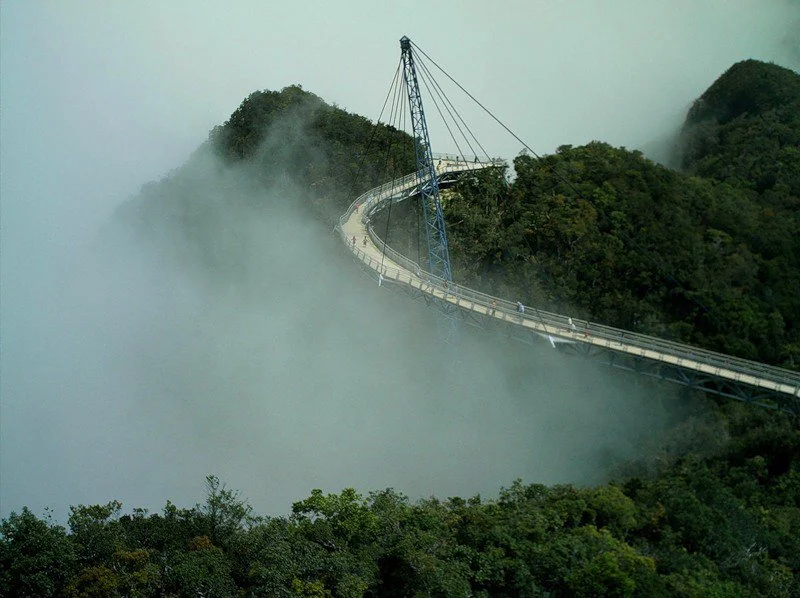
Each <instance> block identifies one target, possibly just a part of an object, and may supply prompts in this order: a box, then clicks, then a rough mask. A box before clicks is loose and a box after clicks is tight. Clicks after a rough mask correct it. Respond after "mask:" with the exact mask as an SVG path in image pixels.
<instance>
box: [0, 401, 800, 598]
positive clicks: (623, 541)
mask: <svg viewBox="0 0 800 598" xmlns="http://www.w3.org/2000/svg"><path fill="white" fill-rule="evenodd" d="M687 426H688V427H687ZM681 435H690V436H691V438H692V442H693V443H694V447H695V448H694V450H692V451H689V452H688V454H683V455H682V456H680V457H676V456H675V455H673V456H671V457H670V456H669V455H667V454H666V453H663V454H661V455H658V456H657V457H655V458H654V459H653V460H652V462H651V463H649V464H643V463H641V462H636V463H630V464H628V465H626V468H627V475H625V476H623V479H622V480H621V481H620V482H618V483H611V484H608V485H604V486H598V487H594V488H576V487H573V486H568V485H563V486H554V487H547V486H543V485H539V484H529V485H526V484H523V483H522V482H519V481H517V482H514V483H513V484H512V485H511V486H510V487H508V488H505V489H503V490H502V491H501V492H500V494H499V497H498V498H497V499H494V500H483V499H481V498H480V497H478V496H476V497H471V498H468V499H463V498H455V497H454V498H448V499H446V500H439V499H436V498H429V499H425V500H420V501H417V502H410V501H409V500H408V498H407V497H405V496H403V495H402V494H401V493H398V492H396V491H394V490H392V489H387V490H383V491H379V492H372V493H370V494H368V495H366V496H363V495H360V494H359V493H357V492H356V491H355V490H353V489H345V490H343V491H342V492H340V493H338V494H325V493H323V492H322V491H319V490H315V491H313V492H312V493H311V495H310V496H309V497H307V498H305V499H304V500H300V501H298V502H296V503H295V504H293V505H292V510H291V514H290V515H289V516H288V517H268V518H264V517H257V516H255V515H254V514H253V512H252V509H251V508H250V506H249V505H248V503H247V501H246V500H244V499H243V498H242V497H241V496H240V495H239V494H238V493H237V492H234V491H231V490H230V489H228V488H226V487H225V486H224V484H222V483H220V481H219V480H218V479H216V478H215V477H212V476H210V477H209V478H208V480H207V488H208V492H207V495H206V497H205V500H204V502H202V503H200V504H198V505H196V506H195V507H192V508H188V509H186V508H178V507H176V506H175V505H173V504H171V503H169V502H168V503H167V505H166V506H165V507H164V509H163V511H162V512H161V513H148V512H146V511H144V510H140V509H134V510H133V511H131V512H128V513H125V514H123V513H122V509H121V505H120V503H118V502H111V503H109V504H106V505H94V506H83V505H79V506H76V507H71V509H70V515H69V521H68V526H67V529H65V528H64V527H62V526H60V525H57V524H55V523H54V522H52V521H49V520H48V519H47V518H46V517H45V518H44V519H42V518H39V517H37V516H36V515H34V514H33V513H31V512H30V511H28V510H27V509H24V510H23V511H22V512H21V513H19V514H12V515H11V516H10V517H8V518H7V519H5V520H4V521H3V522H2V524H0V591H1V592H2V593H3V595H5V596H187V597H189V596H220V597H222V596H237V595H242V596H540V595H565V596H567V595H568V596H573V595H574V596H596V595H614V596H634V595H637V596H666V595H681V596H698V597H699V596H729V597H731V598H742V597H746V596H797V595H798V593H800V431H798V429H797V427H796V426H795V425H794V424H793V422H792V421H791V420H789V419H788V418H787V417H785V416H782V415H779V414H775V413H771V412H767V411H762V410H756V411H754V410H752V409H751V408H749V407H747V406H745V405H740V404H738V403H727V404H723V405H721V406H719V407H718V408H716V409H713V410H709V411H706V412H705V413H703V414H698V417H696V418H694V419H693V420H692V421H691V423H690V424H685V425H684V426H682V427H679V428H677V429H675V430H673V431H672V432H671V433H670V438H667V439H664V440H665V441H666V443H667V444H669V442H670V441H672V442H675V441H678V438H679V437H680V436H681ZM645 469H652V471H650V472H649V473H647V474H645V473H644V470H645Z"/></svg>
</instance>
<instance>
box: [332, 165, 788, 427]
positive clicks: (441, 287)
mask: <svg viewBox="0 0 800 598" xmlns="http://www.w3.org/2000/svg"><path fill="white" fill-rule="evenodd" d="M434 158H435V160H436V168H437V174H438V176H439V184H440V185H442V186H446V185H448V184H452V183H453V182H455V181H456V180H457V179H458V178H459V177H460V176H463V175H465V174H468V173H469V172H472V171H475V170H478V169H482V168H488V167H492V166H499V165H501V164H502V162H498V161H475V162H465V161H464V160H463V159H462V160H457V159H456V158H455V157H452V156H446V155H436V156H434ZM419 188H420V181H419V178H418V176H417V174H416V173H414V174H410V175H407V176H405V177H402V178H400V179H396V180H393V181H390V182H388V183H385V184H383V185H381V186H379V187H376V188H374V189H370V190H369V191H367V192H366V193H363V194H362V195H361V196H359V197H358V198H357V199H356V200H355V201H353V203H352V204H351V205H350V207H349V208H348V210H347V211H346V212H345V213H344V214H343V215H342V216H341V217H340V219H339V224H338V225H337V226H336V230H337V231H338V232H339V234H340V236H341V238H342V240H343V241H344V242H345V244H346V245H347V247H348V249H349V250H350V251H351V252H352V254H353V257H354V259H355V260H356V261H357V262H358V263H359V264H360V265H361V267H362V268H363V269H364V270H365V271H366V272H368V273H369V274H370V275H371V276H372V277H373V278H374V279H376V280H377V281H378V283H379V284H381V285H393V286H397V287H399V288H400V289H402V290H404V291H407V292H409V293H410V294H411V295H412V296H415V297H421V298H423V299H425V300H426V301H428V302H433V303H435V304H437V305H438V306H439V307H440V308H445V309H451V310H454V311H456V312H457V313H458V314H459V316H460V318H461V319H462V321H464V322H466V323H468V324H471V325H474V326H479V327H482V328H490V327H493V328H496V327H500V328H502V329H503V330H504V331H505V332H506V333H507V334H508V335H510V336H512V337H514V338H517V339H519V340H522V341H526V342H534V341H537V340H542V341H544V342H549V343H550V344H551V345H552V346H553V347H554V348H557V349H560V350H563V351H568V352H573V353H577V354H581V355H585V356H588V357H591V358H593V359H595V360H598V361H601V362H603V363H605V364H607V365H610V366H613V367H617V368H621V369H625V370H629V371H633V372H637V373H639V374H643V375H646V376H651V377H655V378H659V379H662V380H666V381H670V382H675V383H678V384H682V385H685V386H689V387H691V388H696V389H699V390H703V391H706V392H712V393H715V394H719V395H722V396H726V397H730V398H733V399H737V400H741V401H745V402H747V403H752V404H756V405H760V406H762V407H768V408H772V409H780V410H782V411H787V412H789V413H793V414H795V415H800V373H798V372H794V371H791V370H786V369H783V368H779V367H775V366H769V365H765V364H762V363H758V362H754V361H749V360H746V359H741V358H737V357H731V356H728V355H725V354H722V353H717V352H715V351H709V350H706V349H700V348H698V347H693V346H691V345H687V344H683V343H678V342H674V341H668V340H663V339H660V338H657V337H652V336H647V335H644V334H638V333H635V332H630V331H627V330H621V329H617V328H612V327H610V326H603V325H600V324H595V323H590V322H587V321H585V320H579V319H576V318H571V317H569V316H566V315H561V314H555V313H550V312H546V311H542V310H539V309H536V308H535V307H533V306H529V305H526V306H525V313H519V312H518V311H517V308H518V306H517V303H516V301H514V302H512V301H509V300H507V299H503V298H501V297H493V296H491V295H487V294H485V293H481V292H479V291H476V290H474V289H470V288H467V287H463V286H459V285H456V284H454V283H451V282H448V281H446V280H444V279H441V278H438V277H436V276H433V275H431V274H430V273H429V272H426V271H425V270H423V269H422V268H421V267H420V265H419V264H417V263H416V262H413V261H412V260H410V259H408V258H407V257H405V256H403V255H401V254H400V253H398V252H397V251H395V250H393V249H392V248H391V247H389V246H387V245H386V244H385V243H384V242H383V240H381V239H380V238H379V237H378V236H377V234H376V233H375V231H374V230H373V228H372V226H371V225H370V219H371V217H372V216H373V215H374V214H375V213H377V212H378V211H380V210H382V209H383V208H384V207H386V206H388V205H389V203H390V202H399V201H403V200H405V199H408V198H409V197H413V196H416V195H418V194H419Z"/></svg>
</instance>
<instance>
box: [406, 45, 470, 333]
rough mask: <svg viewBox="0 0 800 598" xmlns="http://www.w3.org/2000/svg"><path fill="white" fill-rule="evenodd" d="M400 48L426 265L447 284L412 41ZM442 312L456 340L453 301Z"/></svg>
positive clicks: (444, 328) (442, 328) (442, 322)
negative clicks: (425, 242)
mask: <svg viewBox="0 0 800 598" xmlns="http://www.w3.org/2000/svg"><path fill="white" fill-rule="evenodd" d="M400 51H401V55H402V60H403V76H404V77H405V82H406V91H407V92H408V106H409V110H410V112H411V126H412V128H413V133H412V135H413V137H414V153H415V155H416V158H417V176H418V177H419V181H420V186H419V191H420V201H422V213H423V218H424V220H425V237H426V240H427V242H428V268H429V270H430V272H431V274H433V275H434V276H437V277H439V278H441V279H443V280H445V281H446V282H447V283H450V282H452V280H453V274H452V271H451V269H450V253H449V251H448V249H447V232H446V231H445V226H444V214H443V213H442V202H441V198H440V195H439V177H438V175H437V174H436V168H435V167H434V163H433V152H432V151H431V140H430V137H429V135H428V124H427V122H426V121H425V111H424V110H423V108H422V95H421V94H420V89H419V82H418V80H417V70H416V67H415V66H414V54H413V53H412V51H411V40H410V39H408V37H406V36H403V37H402V38H401V39H400ZM440 308H441V311H442V312H443V315H442V316H440V317H439V321H438V324H439V326H438V328H439V336H440V337H441V338H442V340H444V341H445V342H447V343H451V344H453V343H455V342H456V339H457V334H458V320H457V319H456V314H455V310H456V309H457V308H454V307H453V305H452V304H450V303H448V302H447V301H441V304H440Z"/></svg>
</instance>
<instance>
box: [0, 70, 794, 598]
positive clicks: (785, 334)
mask: <svg viewBox="0 0 800 598" xmlns="http://www.w3.org/2000/svg"><path fill="white" fill-rule="evenodd" d="M401 142H402V143H401ZM373 143H375V147H384V148H385V147H387V145H394V144H397V146H398V147H399V146H401V145H402V144H405V147H406V148H407V149H406V150H403V151H404V153H400V154H395V157H394V158H392V159H391V160H388V159H386V157H385V156H384V155H382V154H381V153H380V152H372V151H370V149H369V148H370V147H372V144H373ZM679 149H680V155H679V158H678V159H679V162H680V168H679V169H678V170H671V169H668V168H665V167H663V166H660V165H658V164H654V163H653V162H651V161H649V160H647V159H646V158H645V157H644V156H642V155H641V154H640V153H638V152H631V151H628V150H625V149H621V148H613V147H610V146H608V145H606V144H603V143H598V142H595V143H590V144H588V145H586V146H582V147H569V146H564V147H561V148H559V150H558V152H557V153H556V154H554V155H549V156H543V157H541V158H536V157H533V156H530V155H525V154H523V155H520V156H518V157H517V158H516V159H515V160H514V163H513V166H514V171H515V172H514V175H513V176H507V175H508V174H509V173H508V172H506V171H504V170H503V169H497V170H494V171H484V172H481V173H480V174H478V175H476V176H475V177H473V178H470V179H465V180H463V181H462V182H460V183H459V184H458V185H457V186H455V187H454V188H452V189H450V190H448V191H447V194H446V197H445V210H446V217H447V221H448V227H449V228H448V231H449V238H450V242H451V252H452V256H453V259H454V262H455V277H456V278H457V279H458V280H459V281H462V282H464V283H465V284H469V285H473V286H476V287H478V288H482V289H485V290H488V291H491V292H494V293H496V294H500V295H506V296H510V297H521V298H524V300H525V301H526V302H529V303H531V304H536V305H541V306H548V307H556V308H563V307H568V308H569V309H571V310H574V311H573V313H574V314H576V315H584V316H585V317H588V318H591V319H592V320H596V321H600V322H604V323H608V324H612V325H619V326H624V327H628V328H631V329H635V330H640V331H643V332H647V333H653V334H657V335H661V336H665V337H670V338H677V339H682V340H687V341H689V342H693V343H696V344H699V345H702V346H706V347H709V348H713V349H718V350H722V351H726V352H729V353H732V354H736V355H741V356H744V357H750V358H754V359H759V360H763V361H766V362H770V363H775V364H781V365H784V366H786V367H795V368H796V367H798V365H800V322H799V321H798V317H800V76H798V75H797V74H795V73H793V72H791V71H788V70H786V69H782V68H780V67H777V66H775V65H770V64H764V63H760V62H756V61H746V62H743V63H739V64H737V65H734V66H733V67H732V68H731V69H730V70H729V71H727V72H726V73H725V74H723V75H722V76H721V77H720V78H719V79H718V80H717V81H716V82H715V83H714V84H713V85H712V86H711V87H710V88H709V89H708V91H706V92H705V93H704V94H703V95H702V96H701V98H700V99H698V100H697V102H695V104H694V106H693V107H692V109H691V111H690V113H689V115H688V117H687V121H686V124H685V126H684V130H683V133H682V136H681V141H680V148H679ZM412 151H413V150H412V149H411V147H410V144H409V143H408V139H407V137H406V138H404V134H403V133H401V132H399V131H396V130H393V129H392V128H391V127H384V126H380V127H377V128H376V127H374V126H373V125H372V124H371V123H370V122H369V121H368V120H367V119H364V118H363V117H360V116H357V115H353V114H349V113H347V112H346V111H344V110H341V109H339V108H337V107H333V106H329V105H327V104H326V103H325V102H323V101H322V100H321V99H319V98H317V97H316V96H314V95H313V94H310V93H308V92H306V91H303V90H302V89H301V88H299V87H289V88H286V89H284V90H283V91H281V92H257V93H254V94H252V95H251V96H250V97H248V98H247V99H246V100H245V101H244V102H243V103H242V105H241V106H240V107H239V108H238V109H237V110H236V112H234V114H233V115H232V116H231V118H230V120H229V121H228V122H226V123H225V124H224V125H221V126H220V127H217V128H215V129H214V130H213V131H212V132H211V134H210V136H209V141H208V143H207V144H205V146H204V147H202V148H200V149H199V150H198V152H197V154H196V155H195V156H193V158H192V161H198V160H205V159H207V157H208V156H209V155H214V156H215V157H216V158H215V159H221V160H220V162H221V163H220V164H217V165H216V166H215V168H218V169H220V170H224V169H229V168H246V169H248V170H249V171H251V172H252V173H253V174H254V177H255V181H256V183H255V184H256V186H257V187H259V188H291V189H292V190H293V191H294V193H293V194H292V195H291V196H292V197H294V198H297V200H298V201H299V202H300V204H301V205H300V206H299V207H300V208H301V209H303V210H306V209H307V210H308V211H309V213H310V214H313V215H314V216H316V217H317V218H318V219H321V220H322V222H324V223H325V224H329V223H330V219H331V218H332V217H334V216H335V215H337V214H338V213H340V212H341V211H343V210H344V207H345V206H346V205H347V204H348V203H349V201H351V199H352V197H354V196H355V195H356V194H357V193H359V192H360V191H362V190H364V189H366V188H369V187H370V186H371V185H374V184H377V183H380V182H383V181H384V180H386V179H388V178H390V177H391V176H394V175H396V174H402V173H405V172H408V171H410V170H412V169H413V156H412V153H411V152H412ZM370 156H372V157H370ZM190 162H191V161H190ZM188 167H189V166H187V167H184V168H181V169H178V170H176V171H175V172H173V173H171V174H170V176H169V177H167V178H166V179H165V180H164V181H161V182H160V183H158V184H153V185H148V186H147V187H146V188H145V189H143V192H142V194H141V196H140V197H139V198H137V199H136V201H135V202H131V204H129V205H128V206H126V207H125V209H124V210H123V211H122V216H123V217H124V218H127V219H128V221H130V222H133V223H134V224H135V225H136V226H137V227H138V229H139V230H140V232H141V233H143V234H145V235H148V236H149V238H151V239H152V238H154V237H157V236H158V235H159V234H164V231H167V230H169V229H170V227H175V226H179V227H181V229H182V230H183V234H185V235H186V236H187V237H188V238H190V239H191V240H192V241H193V243H194V246H195V247H196V248H197V250H198V252H199V253H200V254H201V256H203V258H204V259H205V260H206V261H207V263H209V264H210V265H215V264H214V260H220V259H227V258H225V257H224V252H219V251H208V249H207V248H208V244H209V243H210V242H212V241H209V239H214V241H213V242H220V241H219V240H218V239H220V238H224V234H225V231H224V230H217V229H216V228H215V222H218V218H219V217H220V214H219V213H214V212H212V213H209V211H208V206H207V205H203V204H202V202H199V201H187V200H186V197H185V193H184V192H183V191H182V190H183V189H184V188H185V187H186V182H185V173H186V168H188ZM387 175H388V176H387ZM182 194H183V195H182ZM176 198H177V199H176ZM409 205H410V202H409ZM252 208H253V209H264V208H265V206H261V205H255V206H252ZM394 217H395V218H396V219H397V223H396V224H397V226H396V229H394V231H393V233H392V235H393V236H392V238H391V239H390V242H391V243H393V244H394V243H396V244H397V246H398V247H400V248H402V249H404V250H408V251H410V250H411V248H412V247H415V243H416V240H415V239H414V231H415V226H416V221H415V220H414V218H413V208H412V207H408V208H407V209H406V210H405V214H403V213H402V211H401V210H397V213H396V214H395V216H394ZM216 226H217V227H218V224H217V225H216ZM223 245H224V243H223ZM204 248H205V249H204ZM412 253H413V252H412ZM221 256H222V257H221ZM687 392H688V391H687ZM691 404H693V405H694V412H693V413H692V415H691V416H689V417H687V418H686V419H684V420H682V421H681V422H680V423H678V424H677V425H676V426H675V427H674V428H673V429H671V430H668V431H666V432H664V435H663V436H662V437H659V438H657V439H653V442H654V443H655V444H657V445H658V447H659V448H658V449H657V450H655V451H653V452H651V453H648V454H649V455H650V456H648V457H642V458H640V459H638V460H633V461H630V462H623V463H619V464H617V465H616V466H615V467H614V469H613V472H610V475H611V477H612V478H613V479H614V480H615V481H613V482H611V483H609V484H606V485H601V486H596V487H588V488H580V487H574V486H571V485H560V486H552V487H547V486H543V485H539V484H527V483H525V482H523V481H516V482H513V483H512V484H511V485H510V486H509V487H507V488H504V489H502V490H501V491H500V492H499V495H498V497H497V498H493V499H489V500H487V499H485V498H481V497H479V496H475V497H469V498H457V497H452V498H428V499H424V500H419V501H411V500H409V499H408V498H407V497H406V496H404V495H403V494H402V493H401V492H398V491H395V490H392V489H386V490H381V491H375V492H370V493H365V494H361V493H359V492H358V491H356V490H354V489H346V490H343V491H341V492H339V493H338V494H326V493H324V492H322V491H319V490H314V491H313V492H312V493H311V495H310V496H308V497H307V498H305V499H303V500H299V501H298V502H296V503H295V504H293V505H292V506H291V513H290V514H289V515H288V516H285V517H284V516H282V517H262V516H258V515H257V514H255V513H254V512H253V510H252V508H251V507H250V506H249V504H248V501H247V500H246V498H244V497H242V496H241V495H240V494H239V493H237V492H236V491H233V490H231V489H229V488H227V487H226V486H225V484H224V483H222V482H221V481H220V480H219V479H217V478H216V477H213V476H209V478H208V479H207V494H206V496H205V498H204V499H203V500H202V501H201V502H200V503H199V504H197V505H195V506H194V507H191V508H181V507H178V506H176V505H174V504H172V503H170V502H167V504H166V506H165V507H164V508H163V510H162V511H161V512H159V513H150V512H147V511H145V510H142V509H136V508H134V509H132V510H131V509H123V508H122V505H121V504H120V503H118V502H111V503H108V504H105V505H90V506H86V505H78V506H73V507H71V508H70V514H69V518H68V521H67V522H66V526H63V525H61V524H59V523H58V522H56V521H53V520H52V519H51V518H50V517H49V516H48V514H47V513H45V514H44V515H43V516H39V515H37V514H34V513H32V512H31V511H29V510H28V509H23V510H22V511H21V512H19V513H12V514H11V515H10V516H9V517H7V518H6V519H4V520H3V521H2V522H0V594H1V595H4V596H142V597H144V596H220V597H222V596H320V597H323V596H540V595H559V596H562V595H563V596H567V595H578V596H594V595H618V596H634V595H636V596H662V595H680V596H730V597H741V596H800V429H799V428H798V422H797V420H796V419H792V418H791V417H790V416H788V415H786V414H781V413H773V412H769V411H765V410H759V409H753V408H751V407H749V406H747V405H742V404H738V403H734V402H728V401H724V400H719V401H717V400H715V399H708V400H704V401H692V402H691ZM343 483H344V484H347V481H343Z"/></svg>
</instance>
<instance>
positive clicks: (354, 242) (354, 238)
mask: <svg viewBox="0 0 800 598" xmlns="http://www.w3.org/2000/svg"><path fill="white" fill-rule="evenodd" d="M355 246H356V236H355V235H353V247H355Z"/></svg>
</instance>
